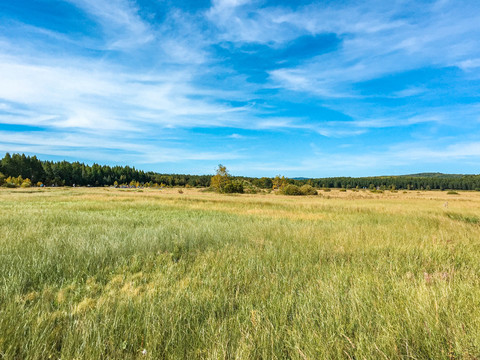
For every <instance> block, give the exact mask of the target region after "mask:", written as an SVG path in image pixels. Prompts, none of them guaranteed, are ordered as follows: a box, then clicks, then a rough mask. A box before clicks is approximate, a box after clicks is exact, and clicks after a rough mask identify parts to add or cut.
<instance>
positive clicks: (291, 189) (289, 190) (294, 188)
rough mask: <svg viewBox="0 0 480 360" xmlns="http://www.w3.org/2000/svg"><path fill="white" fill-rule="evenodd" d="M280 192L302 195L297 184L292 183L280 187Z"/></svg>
mask: <svg viewBox="0 0 480 360" xmlns="http://www.w3.org/2000/svg"><path fill="white" fill-rule="evenodd" d="M281 192H282V194H284V195H303V194H302V191H301V190H300V188H299V187H298V186H297V185H292V184H289V185H286V186H284V187H282V190H281Z"/></svg>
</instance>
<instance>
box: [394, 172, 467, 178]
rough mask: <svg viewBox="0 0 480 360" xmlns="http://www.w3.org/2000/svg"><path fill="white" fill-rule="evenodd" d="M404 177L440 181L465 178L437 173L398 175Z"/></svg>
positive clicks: (460, 175) (459, 175)
mask: <svg viewBox="0 0 480 360" xmlns="http://www.w3.org/2000/svg"><path fill="white" fill-rule="evenodd" d="M400 176H404V177H422V178H442V179H456V178H461V177H463V176H465V174H443V173H439V172H433V173H418V174H410V175H400Z"/></svg>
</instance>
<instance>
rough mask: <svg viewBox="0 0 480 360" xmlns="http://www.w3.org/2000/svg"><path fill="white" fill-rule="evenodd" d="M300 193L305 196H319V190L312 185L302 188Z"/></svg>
mask: <svg viewBox="0 0 480 360" xmlns="http://www.w3.org/2000/svg"><path fill="white" fill-rule="evenodd" d="M300 191H301V193H302V194H303V195H318V193H317V190H316V189H315V188H314V187H313V186H311V185H308V184H306V185H303V186H302V187H301V188H300Z"/></svg>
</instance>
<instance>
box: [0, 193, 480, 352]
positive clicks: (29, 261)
mask: <svg viewBox="0 0 480 360" xmlns="http://www.w3.org/2000/svg"><path fill="white" fill-rule="evenodd" d="M0 205H1V206H0V359H50V358H51V359H478V358H480V192H462V191H460V192H459V194H453V195H451V194H447V192H446V191H445V192H440V191H425V192H417V191H408V192H402V191H399V192H395V193H392V192H389V191H386V192H384V193H383V194H374V193H371V192H369V191H356V192H353V191H346V192H340V191H338V190H332V191H331V192H324V191H320V195H319V196H308V197H300V196H299V197H293V196H292V197H288V196H283V195H275V194H273V193H272V194H258V195H218V194H214V193H209V192H201V191H199V190H198V189H183V193H179V191H178V189H164V190H147V189H145V190H135V189H114V188H47V189H34V188H32V189H1V190H0Z"/></svg>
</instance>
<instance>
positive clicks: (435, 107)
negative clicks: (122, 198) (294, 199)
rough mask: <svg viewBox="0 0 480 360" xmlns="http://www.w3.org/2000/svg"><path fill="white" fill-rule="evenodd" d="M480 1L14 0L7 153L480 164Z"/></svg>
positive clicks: (92, 158) (1, 129) (169, 162)
mask: <svg viewBox="0 0 480 360" xmlns="http://www.w3.org/2000/svg"><path fill="white" fill-rule="evenodd" d="M479 24H480V2H478V1H473V0H470V1H462V0H437V1H433V0H432V1H408V0H398V1H395V0H393V1H383V0H382V1H376V0H375V1H374V0H366V1H332V0H328V1H327V0H326V1H260V0H258V1H257V0H252V1H248V0H212V1H202V0H198V1H194V0H190V1H187V0H184V1H174V0H17V1H7V0H4V1H0V153H4V152H7V151H8V152H24V153H27V154H36V155H38V156H39V157H40V158H41V159H54V160H59V159H67V160H79V161H85V162H88V163H92V162H98V163H102V164H129V165H134V166H136V167H137V168H141V169H145V170H153V171H159V172H167V173H171V172H175V173H191V174H205V173H207V174H208V173H213V172H214V169H215V168H216V165H217V164H218V163H222V164H224V165H226V166H227V168H228V169H229V170H230V172H231V173H233V174H236V175H248V176H274V175H276V174H282V175H285V176H292V177H294V176H306V177H324V176H368V175H383V174H408V173H416V172H426V171H440V172H449V173H476V174H478V173H480V26H479Z"/></svg>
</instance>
